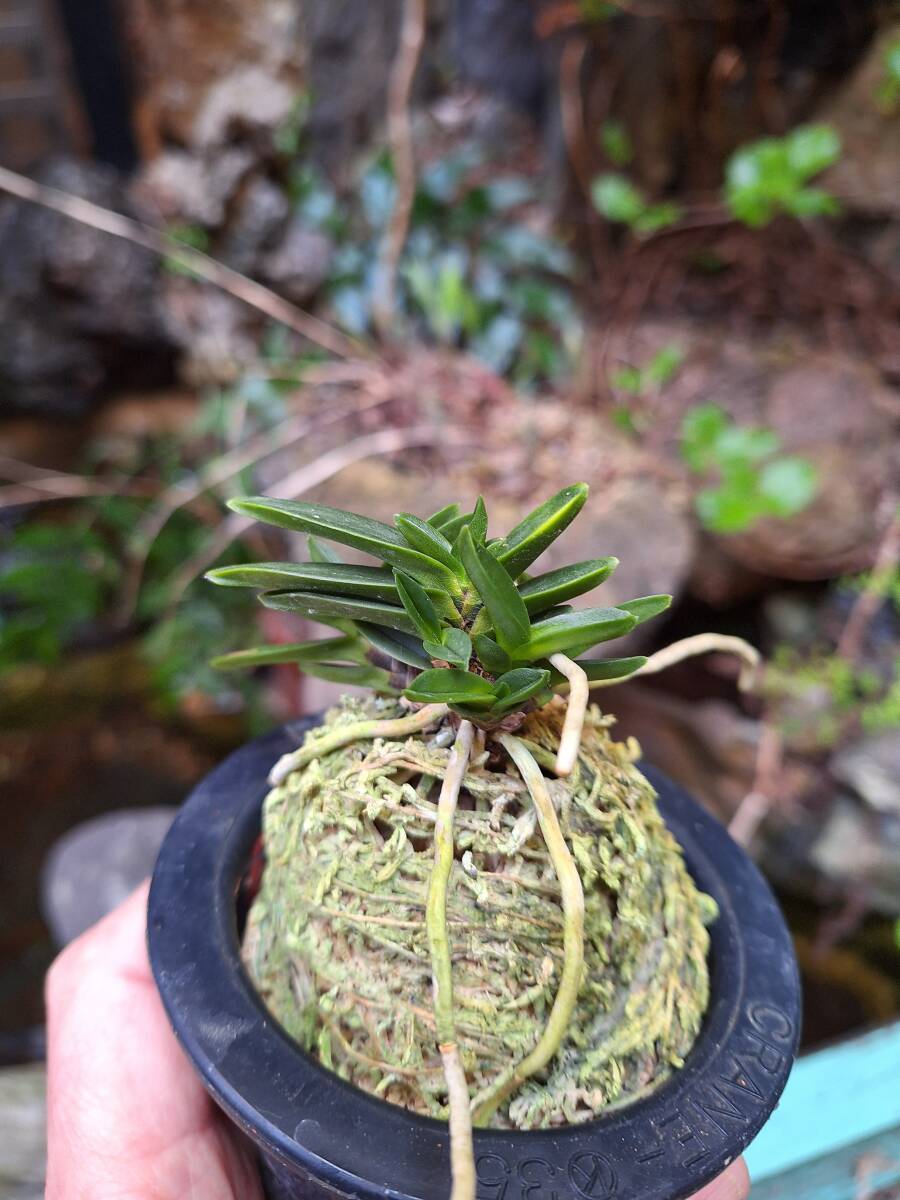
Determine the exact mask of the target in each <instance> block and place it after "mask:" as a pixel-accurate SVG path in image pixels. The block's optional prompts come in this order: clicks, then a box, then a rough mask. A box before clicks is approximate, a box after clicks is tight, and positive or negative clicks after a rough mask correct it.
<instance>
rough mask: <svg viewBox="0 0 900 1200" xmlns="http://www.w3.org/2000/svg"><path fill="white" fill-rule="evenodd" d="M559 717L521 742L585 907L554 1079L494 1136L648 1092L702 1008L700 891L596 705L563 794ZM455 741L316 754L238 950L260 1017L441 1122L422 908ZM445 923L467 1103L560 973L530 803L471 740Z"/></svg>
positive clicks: (527, 1086) (509, 768) (505, 769)
mask: <svg viewBox="0 0 900 1200" xmlns="http://www.w3.org/2000/svg"><path fill="white" fill-rule="evenodd" d="M403 711H404V710H402V709H401V708H400V707H399V705H398V704H397V702H396V701H393V700H377V699H369V700H366V701H364V702H359V701H355V700H349V699H344V700H343V701H342V702H341V704H340V705H339V706H338V707H337V708H335V709H334V710H332V711H331V712H330V713H328V715H327V717H326V720H325V723H324V725H323V726H321V727H320V728H318V729H316V730H313V731H311V732H310V733H309V734H307V743H306V744H307V745H308V746H310V747H314V746H315V744H316V743H317V742H318V741H320V740H321V739H322V738H323V736H327V735H328V734H330V733H331V732H333V731H335V730H336V729H338V728H339V727H341V726H343V725H346V724H348V723H353V722H356V721H359V720H363V719H372V718H376V719H380V718H391V717H396V716H400V715H403ZM564 713H565V709H564V706H563V705H562V703H561V702H554V703H551V704H549V705H547V706H546V707H545V708H543V709H541V710H539V711H537V712H534V713H531V714H530V715H529V716H528V717H527V718H526V719H525V721H524V723H523V724H522V726H521V728H520V729H519V730H517V736H519V737H520V738H522V739H524V740H525V742H526V743H527V745H528V747H529V749H530V750H531V752H532V754H533V755H534V757H535V759H536V760H537V762H538V763H539V765H540V766H541V768H542V770H543V772H544V774H545V775H546V776H547V777H548V778H547V782H548V785H549V788H550V793H551V796H552V798H553V801H554V804H555V806H556V808H557V812H558V815H559V821H560V825H561V828H562V832H563V834H564V836H565V839H566V842H567V844H568V846H569V848H570V849H571V851H572V854H573V856H574V858H575V861H576V863H577V865H578V869H579V872H580V875H581V879H582V884H583V887H584V895H585V954H584V969H583V975H582V981H581V986H580V990H579V993H578V1002H577V1005H576V1008H575V1012H574V1015H573V1018H572V1021H571V1023H570V1026H569V1028H568V1030H567V1034H566V1036H565V1038H564V1040H563V1042H562V1045H561V1047H560V1049H559V1050H558V1052H557V1053H556V1055H555V1056H554V1058H553V1059H552V1060H551V1062H550V1064H549V1066H548V1067H547V1068H546V1069H545V1070H544V1071H543V1072H542V1073H541V1074H539V1075H536V1076H533V1077H532V1078H530V1079H528V1080H527V1081H526V1082H525V1083H524V1084H523V1085H522V1087H521V1088H520V1089H519V1090H518V1092H516V1093H515V1094H514V1095H513V1096H512V1097H510V1098H509V1099H508V1100H507V1101H506V1102H505V1103H504V1104H503V1106H502V1107H501V1108H500V1109H499V1110H498V1111H497V1112H496V1113H495V1115H494V1118H493V1120H492V1124H494V1125H498V1126H505V1127H510V1126H512V1127H517V1128H521V1129H536V1128H542V1127H547V1126H554V1125H561V1124H567V1123H572V1122H577V1121H581V1120H586V1119H588V1118H590V1117H593V1116H595V1115H597V1114H599V1113H601V1112H603V1110H604V1109H607V1108H609V1106H611V1105H619V1104H622V1103H624V1102H627V1101H630V1100H633V1099H635V1098H636V1097H638V1096H640V1095H643V1094H645V1093H646V1092H647V1091H648V1090H650V1089H652V1088H653V1087H655V1086H656V1085H657V1084H659V1082H660V1081H661V1080H662V1079H663V1078H665V1077H666V1076H667V1075H668V1074H669V1073H670V1072H671V1071H672V1070H673V1069H677V1068H678V1067H679V1066H680V1065H681V1064H682V1062H683V1060H684V1058H685V1056H686V1055H687V1053H688V1051H689V1050H690V1048H691V1046H692V1044H693V1042H694V1039H695V1038H696V1036H697V1032H698V1030H699V1028H700V1023H701V1020H702V1017H703V1013H704V1011H705V1009H706V1005H707V1001H708V994H709V978H708V970H707V952H708V946H709V936H708V933H707V928H706V927H707V925H708V924H709V923H710V922H711V921H712V920H713V919H714V917H715V905H714V902H713V901H712V900H711V899H710V897H708V896H706V895H704V894H703V893H701V892H699V891H698V890H697V888H696V887H695V885H694V882H693V880H692V879H691V877H690V875H689V874H688V872H687V870H686V868H685V865H684V860H683V857H682V854H681V850H680V847H679V846H678V843H677V842H676V841H675V839H674V838H673V837H672V835H671V834H670V833H669V831H668V830H667V828H666V826H665V824H664V823H663V821H662V818H661V817H660V814H659V811H658V808H657V805H656V796H655V793H654V791H653V788H652V787H651V786H650V784H649V783H648V782H647V780H646V779H645V778H644V776H643V775H642V774H641V773H640V772H639V771H638V769H637V768H636V766H635V765H634V760H635V758H636V756H637V753H638V751H637V747H636V745H635V744H634V743H633V742H629V743H620V742H615V741H613V740H612V738H611V736H610V726H611V724H612V719H611V718H609V717H604V716H602V715H601V714H600V713H599V712H598V711H597V710H596V709H592V710H591V711H590V713H589V716H588V720H587V722H586V724H585V729H584V736H583V739H582V745H581V751H580V755H579V759H578V764H577V767H576V770H575V771H574V772H573V774H572V775H571V776H570V777H569V778H568V779H565V780H563V779H556V778H555V777H554V775H553V761H554V758H555V753H556V749H557V747H558V745H559V737H560V732H561V728H562V720H563V716H564ZM453 736H454V731H453V727H452V724H451V721H450V720H448V721H447V722H446V723H445V724H444V725H443V726H441V727H440V728H439V729H438V730H437V732H432V733H424V734H417V735H415V736H412V737H409V738H408V739H406V740H386V739H376V740H374V741H373V740H371V739H368V740H361V741H357V742H353V743H351V744H350V745H348V746H346V747H344V748H342V749H338V750H333V751H331V752H327V751H323V753H322V754H321V755H319V756H317V757H314V758H313V759H312V761H310V762H309V763H308V765H306V766H305V767H303V768H301V769H299V770H296V771H293V772H292V773H291V774H290V775H289V776H288V777H287V778H286V779H285V780H284V782H283V783H281V784H280V785H279V786H277V787H275V788H273V789H272V791H271V792H270V793H269V795H268V796H267V798H266V801H265V807H264V813H263V833H264V838H265V851H266V868H265V872H264V875H263V881H262V886H261V890H260V892H259V895H258V897H257V899H256V900H255V902H254V905H253V907H252V910H251V913H250V916H249V919H248V925H247V932H246V935H245V940H244V956H245V961H246V964H247V967H248V969H249V971H250V974H251V976H252V978H253V980H254V982H255V984H256V986H257V988H258V989H259V991H260V993H261V994H262V996H263V998H264V1000H265V1002H266V1004H267V1005H268V1007H269V1009H270V1010H271V1012H272V1013H273V1014H274V1016H275V1017H276V1018H277V1019H278V1020H279V1022H280V1023H281V1024H282V1025H283V1026H284V1028H285V1029H286V1030H287V1031H288V1033H289V1034H291V1035H292V1036H293V1037H294V1038H295V1039H296V1040H297V1041H298V1042H299V1043H300V1044H301V1045H302V1046H303V1047H304V1048H305V1049H307V1050H309V1051H310V1052H312V1053H313V1054H315V1055H317V1057H318V1058H319V1059H320V1060H321V1061H322V1062H323V1063H324V1064H325V1065H326V1066H328V1067H330V1068H331V1069H333V1070H334V1071H336V1072H337V1073H338V1074H339V1075H341V1076H342V1077H344V1078H345V1079H347V1080H349V1081H351V1082H352V1083H354V1084H356V1085H357V1086H359V1087H361V1088H364V1089H366V1090H368V1091H371V1092H374V1093H376V1094H377V1095H379V1096H382V1097H383V1098H384V1099H386V1100H389V1101H391V1102H393V1103H395V1104H400V1105H404V1106H405V1107H407V1108H409V1109H412V1110H415V1111H416V1112H420V1113H425V1114H428V1115H431V1116H437V1117H442V1116H445V1115H446V1100H447V1097H446V1090H445V1085H444V1077H443V1071H442V1068H441V1060H440V1055H439V1053H438V1048H437V1044H436V1040H435V1027H434V1020H433V1017H432V1011H431V1005H432V986H431V962H430V957H429V946H428V939H427V935H426V929H425V897H426V892H427V887H428V879H429V875H430V872H431V869H432V864H433V855H434V851H433V844H432V836H433V831H434V824H435V816H436V804H437V794H438V791H439V789H440V782H441V779H442V778H443V775H444V772H445V771H446V769H447V762H448V758H449V754H450V750H449V746H450V744H451V742H452V740H453ZM455 845H456V859H455V862H454V866H453V872H452V875H451V880H450V887H449V893H448V901H447V920H448V930H449V936H450V945H451V951H452V963H453V983H454V1005H455V1011H456V1018H457V1027H458V1035H459V1045H460V1050H461V1053H462V1060H463V1065H464V1067H465V1071H466V1077H467V1080H468V1084H469V1090H470V1094H471V1095H473V1096H477V1095H478V1094H479V1093H481V1092H483V1091H484V1090H485V1089H487V1088H488V1087H489V1086H490V1084H491V1082H492V1081H493V1080H495V1079H496V1078H497V1076H498V1075H499V1074H500V1072H501V1071H503V1070H504V1069H505V1068H508V1067H509V1066H510V1065H511V1064H512V1063H514V1062H517V1061H519V1060H520V1059H522V1058H524V1057H525V1055H527V1054H528V1053H529V1051H530V1050H531V1049H532V1047H533V1046H534V1045H535V1043H536V1042H537V1040H538V1038H539V1037H540V1034H541V1032H542V1030H543V1028H544V1025H545V1023H546V1020H547V1016H548V1014H549V1012H550V1008H551V1006H552V1004H553V1000H554V996H555V995H556V989H557V987H558V984H559V978H560V972H561V967H562V961H563V913H562V908H561V902H560V889H559V884H558V881H557V878H556V875H555V872H554V869H553V866H552V863H551V862H550V859H549V856H548V853H547V849H546V846H545V845H544V842H543V839H542V837H541V833H540V829H539V828H538V826H537V822H536V818H535V812H534V809H533V806H532V803H531V799H530V796H529V795H528V792H527V790H526V788H525V786H524V783H523V781H522V779H521V777H520V776H519V774H518V772H517V771H516V768H515V766H514V765H513V764H512V763H511V762H510V761H509V760H508V758H507V757H506V755H505V752H504V751H503V749H502V747H500V746H498V745H497V744H495V743H494V742H493V741H492V740H491V738H490V735H489V734H488V735H487V741H486V745H485V747H484V748H483V749H481V747H480V746H478V745H477V746H476V752H475V754H474V755H473V759H472V761H471V763H470V766H469V770H468V773H467V775H466V778H465V782H464V786H463V790H462V791H461V793H460V798H459V808H458V811H457V815H456V823H455Z"/></svg>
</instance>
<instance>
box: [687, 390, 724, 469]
mask: <svg viewBox="0 0 900 1200" xmlns="http://www.w3.org/2000/svg"><path fill="white" fill-rule="evenodd" d="M729 419H730V418H729V417H728V414H727V413H726V412H725V410H724V409H722V408H720V407H719V405H718V404H697V405H695V406H694V407H693V408H691V409H689V410H688V412H686V413H685V415H684V419H683V420H682V422H681V456H682V458H683V459H684V461H685V462H686V463H687V465H688V466H689V467H690V468H691V470H692V471H698V472H699V471H705V470H706V469H707V468H708V467H709V466H710V465H711V463H712V461H713V456H714V454H715V447H716V444H717V442H718V440H719V438H720V437H721V435H722V434H723V433H724V431H725V430H726V429H727V428H728V423H729Z"/></svg>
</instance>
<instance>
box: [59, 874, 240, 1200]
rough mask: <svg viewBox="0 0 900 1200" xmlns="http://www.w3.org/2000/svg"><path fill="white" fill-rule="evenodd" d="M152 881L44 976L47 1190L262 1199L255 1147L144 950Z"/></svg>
mask: <svg viewBox="0 0 900 1200" xmlns="http://www.w3.org/2000/svg"><path fill="white" fill-rule="evenodd" d="M147 891H148V888H147V885H146V884H144V885H143V886H142V887H140V888H138V890H137V891H136V892H135V893H134V894H133V895H132V896H130V897H129V899H128V900H126V901H125V902H124V903H123V904H121V905H120V906H119V907H118V908H117V909H116V910H115V911H114V912H112V913H110V914H109V916H108V917H106V918H105V919H104V920H102V921H100V922H99V923H98V924H97V925H95V926H94V927H93V929H89V930H88V931H87V933H85V934H83V935H82V936H81V937H80V938H78V939H77V940H76V941H74V942H72V944H71V945H70V946H68V947H67V948H66V949H65V950H64V951H63V952H62V954H60V956H59V957H58V958H57V960H56V961H55V962H54V964H53V966H52V967H51V968H50V972H49V974H48V976H47V988H46V999H47V1039H48V1078H47V1109H48V1112H47V1191H46V1194H45V1200H262V1188H261V1187H260V1183H259V1177H258V1174H257V1171H256V1167H255V1165H254V1163H253V1159H252V1155H251V1153H250V1152H248V1150H247V1149H246V1147H245V1145H244V1144H243V1141H242V1139H241V1138H240V1135H239V1134H238V1132H237V1131H236V1130H235V1129H233V1128H232V1127H231V1126H230V1125H229V1124H228V1122H227V1120H226V1119H225V1118H224V1117H223V1116H222V1114H220V1113H219V1111H218V1109H217V1108H216V1106H215V1104H214V1103H213V1101H212V1100H211V1099H210V1098H209V1096H208V1095H207V1094H206V1092H205V1090H204V1088H203V1086H202V1084H201V1083H200V1081H199V1080H198V1079H197V1077H196V1075H195V1074H194V1071H193V1069H192V1068H191V1066H190V1063H189V1062H188V1060H187V1059H186V1057H185V1056H184V1054H183V1052H182V1050H181V1047H180V1046H179V1045H178V1043H177V1042H176V1040H175V1037H174V1035H173V1033H172V1031H171V1029H170V1028H169V1022H168V1020H167V1018H166V1014H165V1011H164V1010H163V1006H162V1002H161V1001H160V999H159V996H158V994H157V991H156V984H155V983H154V982H153V976H152V975H151V973H150V964H149V962H148V959H147V949H146V944H145V933H144V930H145V925H146V920H147Z"/></svg>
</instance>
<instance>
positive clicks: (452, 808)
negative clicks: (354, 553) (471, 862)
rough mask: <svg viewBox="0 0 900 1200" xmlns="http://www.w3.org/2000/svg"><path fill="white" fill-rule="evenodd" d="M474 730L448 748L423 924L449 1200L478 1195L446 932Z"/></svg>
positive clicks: (462, 729)
mask: <svg viewBox="0 0 900 1200" xmlns="http://www.w3.org/2000/svg"><path fill="white" fill-rule="evenodd" d="M474 733H475V729H474V727H473V725H472V723H471V722H470V721H462V722H461V723H460V726H459V732H458V733H457V735H456V741H455V743H454V745H453V749H452V751H451V752H450V761H449V762H448V764H447V773H446V775H445V776H444V782H443V783H442V785H441V794H440V797H439V798H438V809H437V823H436V825H435V827H434V866H433V868H432V871H431V877H430V879H429V881H428V895H427V898H426V904H425V925H426V929H427V931H428V945H429V948H430V950H431V977H432V986H433V989H434V1023H435V1029H436V1031H437V1039H438V1047H439V1049H440V1052H441V1061H442V1063H443V1064H444V1077H445V1079H446V1081H447V1093H448V1096H449V1103H450V1163H451V1167H452V1173H453V1190H452V1192H451V1198H450V1200H474V1198H475V1153H474V1149H473V1146H472V1115H471V1112H470V1110H469V1088H468V1085H467V1083H466V1076H465V1072H464V1071H463V1065H462V1060H461V1059H460V1055H459V1046H458V1044H457V1040H456V1019H455V1017H454V1014H453V974H452V966H451V962H450V939H449V936H448V934H447V885H448V883H449V881H450V872H451V871H452V869H453V820H454V817H455V815H456V802H457V799H458V797H459V789H460V787H461V786H462V782H463V779H464V778H465V775H466V768H467V766H468V764H469V756H470V754H471V752H472V740H473V736H474Z"/></svg>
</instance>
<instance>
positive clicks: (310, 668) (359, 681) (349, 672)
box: [300, 662, 397, 695]
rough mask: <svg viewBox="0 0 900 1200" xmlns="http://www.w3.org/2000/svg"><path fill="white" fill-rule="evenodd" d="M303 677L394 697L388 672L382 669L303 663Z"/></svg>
mask: <svg viewBox="0 0 900 1200" xmlns="http://www.w3.org/2000/svg"><path fill="white" fill-rule="evenodd" d="M300 669H301V670H302V671H303V674H304V675H312V676H313V678H315V679H326V680H327V681H328V682H329V683H345V684H349V685H351V686H353V687H364V688H372V690H373V691H376V692H390V693H393V694H394V695H396V693H397V689H396V688H395V687H394V686H393V684H392V683H391V676H390V672H389V671H385V670H384V668H383V667H373V666H361V667H357V666H347V665H345V664H344V663H320V662H315V663H314V662H305V663H303V664H301V668H300Z"/></svg>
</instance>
